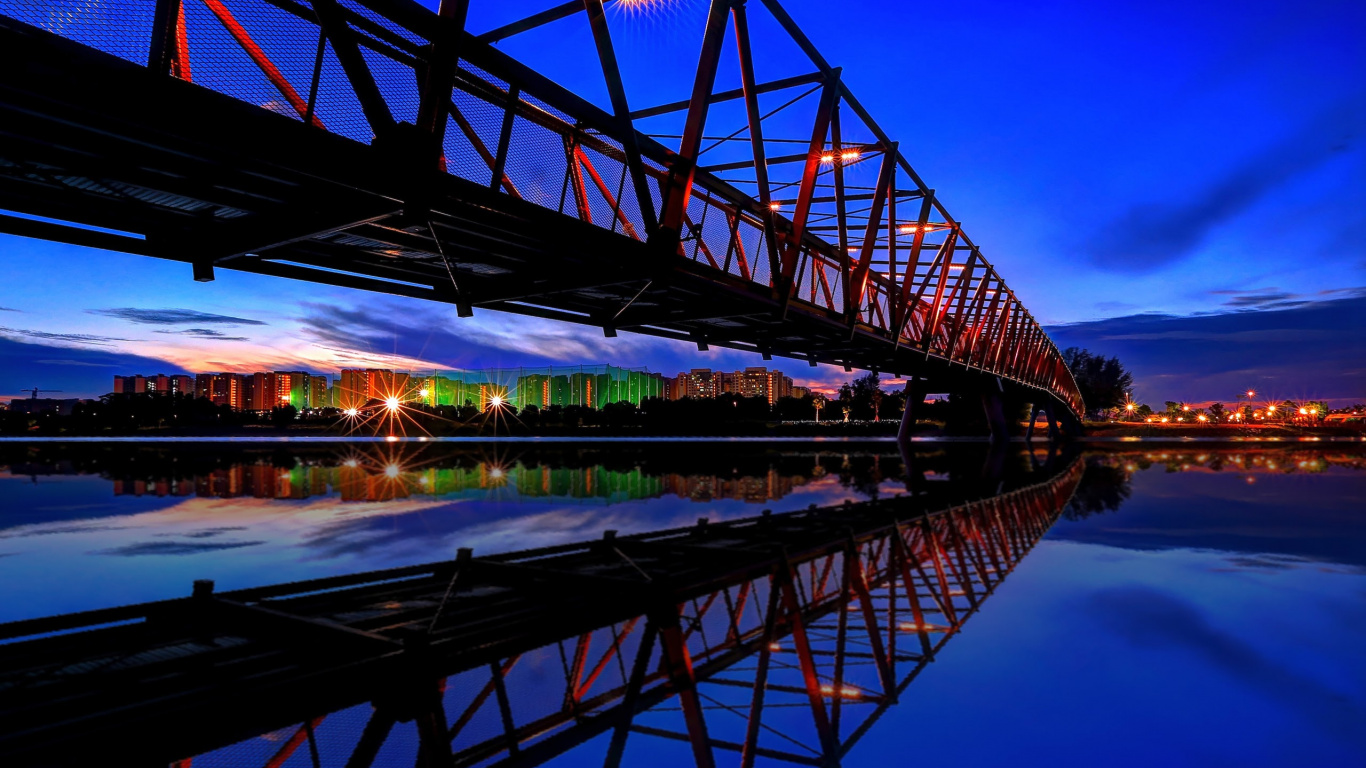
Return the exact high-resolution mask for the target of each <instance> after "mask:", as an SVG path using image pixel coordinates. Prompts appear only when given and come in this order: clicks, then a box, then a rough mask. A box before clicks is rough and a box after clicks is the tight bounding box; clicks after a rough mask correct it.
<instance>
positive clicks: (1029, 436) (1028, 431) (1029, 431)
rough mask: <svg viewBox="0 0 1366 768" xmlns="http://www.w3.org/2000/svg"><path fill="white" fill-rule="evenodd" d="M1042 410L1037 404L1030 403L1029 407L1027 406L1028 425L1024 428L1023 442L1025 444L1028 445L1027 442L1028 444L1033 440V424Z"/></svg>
mask: <svg viewBox="0 0 1366 768" xmlns="http://www.w3.org/2000/svg"><path fill="white" fill-rule="evenodd" d="M1042 410H1043V407H1042V406H1040V405H1039V404H1038V403H1030V405H1029V425H1028V426H1026V427H1025V442H1026V443H1028V442H1030V441H1031V440H1033V439H1034V424H1035V423H1037V422H1038V420H1039V412H1040V411H1042Z"/></svg>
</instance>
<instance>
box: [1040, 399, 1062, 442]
mask: <svg viewBox="0 0 1366 768" xmlns="http://www.w3.org/2000/svg"><path fill="white" fill-rule="evenodd" d="M1043 412H1044V415H1045V416H1046V417H1047V418H1048V439H1049V441H1050V442H1052V441H1055V440H1059V439H1061V438H1062V433H1061V432H1060V431H1059V430H1058V414H1057V410H1056V409H1055V408H1054V407H1053V403H1051V402H1045V403H1044V405H1043Z"/></svg>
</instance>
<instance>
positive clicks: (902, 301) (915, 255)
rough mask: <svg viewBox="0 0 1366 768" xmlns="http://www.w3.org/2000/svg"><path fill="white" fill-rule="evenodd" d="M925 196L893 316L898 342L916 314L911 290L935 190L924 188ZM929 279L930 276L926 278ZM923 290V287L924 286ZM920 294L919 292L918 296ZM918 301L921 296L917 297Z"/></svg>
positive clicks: (894, 335)
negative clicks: (912, 316) (907, 324)
mask: <svg viewBox="0 0 1366 768" xmlns="http://www.w3.org/2000/svg"><path fill="white" fill-rule="evenodd" d="M922 192H923V193H924V196H923V197H921V198H920V216H919V217H917V218H916V224H915V233H914V234H913V235H912V237H911V252H910V254H909V255H907V256H906V273H905V276H904V277H903V278H902V280H901V296H900V298H898V299H897V302H896V308H895V309H894V310H893V311H892V316H893V317H895V318H896V321H895V322H894V323H893V325H895V327H896V328H895V333H894V334H893V337H894V338H895V339H896V343H897V344H900V343H901V334H902V332H903V331H905V329H906V323H907V322H908V321H909V320H910V319H911V315H912V314H914V308H913V307H912V306H911V290H912V289H913V288H915V271H916V270H917V269H919V268H920V250H921V248H923V247H924V245H925V227H926V225H928V224H929V223H930V214H931V213H932V212H933V210H934V190H933V189H926V190H922ZM926 279H927V280H928V278H926ZM922 291H923V287H922ZM918 295H919V294H917V296H918ZM916 301H917V303H918V302H919V298H917V299H916Z"/></svg>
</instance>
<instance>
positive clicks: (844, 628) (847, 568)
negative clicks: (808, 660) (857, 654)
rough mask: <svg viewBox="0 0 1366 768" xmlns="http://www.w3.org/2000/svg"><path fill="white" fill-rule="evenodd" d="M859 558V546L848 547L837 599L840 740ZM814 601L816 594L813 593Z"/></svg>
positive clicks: (834, 718)
mask: <svg viewBox="0 0 1366 768" xmlns="http://www.w3.org/2000/svg"><path fill="white" fill-rule="evenodd" d="M857 558H858V549H857V547H854V548H852V551H851V549H850V548H848V547H846V548H845V550H844V556H843V558H842V560H843V561H844V562H843V566H844V567H843V568H841V569H840V595H839V599H837V600H836V601H835V605H836V606H838V608H837V610H838V614H837V617H836V619H835V674H834V679H833V680H832V683H831V686H830V731H831V732H832V733H833V734H834V738H835V741H836V742H837V743H838V742H839V737H840V718H841V715H842V714H843V710H844V657H845V653H846V652H847V649H848V645H849V595H850V593H851V592H852V591H853V587H852V585H851V584H850V582H851V581H853V576H854V565H853V562H854V561H855V560H856V559H857ZM812 598H813V602H814V599H815V595H812Z"/></svg>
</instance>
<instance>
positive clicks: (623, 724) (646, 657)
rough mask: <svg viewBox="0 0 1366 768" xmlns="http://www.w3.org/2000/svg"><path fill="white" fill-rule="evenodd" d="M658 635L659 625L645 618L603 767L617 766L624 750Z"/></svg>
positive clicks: (616, 767)
mask: <svg viewBox="0 0 1366 768" xmlns="http://www.w3.org/2000/svg"><path fill="white" fill-rule="evenodd" d="M658 637H659V625H658V624H657V623H655V621H654V620H653V619H651V618H648V617H647V618H646V620H645V634H644V635H643V636H642V637H641V638H640V646H639V647H638V648H636V658H635V661H634V662H632V663H631V679H630V680H628V681H627V682H626V691H625V692H624V693H623V694H622V697H621V703H620V704H618V705H617V707H616V710H615V711H616V712H617V713H618V714H617V715H616V718H617V722H616V727H615V728H614V729H613V731H612V741H611V742H610V743H609V744H608V746H607V757H606V759H605V760H604V761H603V768H618V767H619V766H620V765H621V757H622V754H623V753H625V751H626V737H627V736H629V735H630V733H631V720H632V719H633V718H634V717H635V710H636V702H637V701H638V700H639V699H640V690H641V688H642V687H644V685H645V676H646V675H647V674H648V673H649V670H650V657H651V656H652V655H654V650H655V640H656V638H658Z"/></svg>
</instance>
